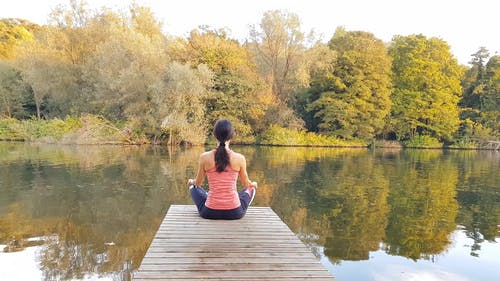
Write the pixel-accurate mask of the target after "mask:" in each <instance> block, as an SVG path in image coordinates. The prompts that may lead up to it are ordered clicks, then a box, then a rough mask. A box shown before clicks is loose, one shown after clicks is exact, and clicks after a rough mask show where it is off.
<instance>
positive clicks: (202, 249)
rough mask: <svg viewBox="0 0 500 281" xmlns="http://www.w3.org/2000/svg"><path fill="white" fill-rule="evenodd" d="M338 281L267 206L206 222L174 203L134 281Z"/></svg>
mask: <svg viewBox="0 0 500 281" xmlns="http://www.w3.org/2000/svg"><path fill="white" fill-rule="evenodd" d="M306 279H307V280H318V281H319V280H334V278H333V277H332V275H331V274H330V273H329V272H328V271H327V270H326V268H324V267H323V266H322V265H321V263H320V262H319V261H318V259H317V258H316V257H314V255H313V254H312V253H311V251H310V250H308V249H307V247H306V246H305V245H304V244H303V243H302V242H301V241H300V240H299V239H298V238H297V237H296V236H295V235H294V234H293V232H291V231H290V229H289V228H288V226H286V225H285V224H284V223H283V222H282V221H281V219H280V218H279V217H278V216H277V215H276V214H275V213H274V212H273V211H272V210H271V208H266V207H250V208H249V209H248V211H247V214H246V215H245V217H244V218H243V219H240V220H233V221H225V220H206V219H202V218H200V217H199V215H198V213H197V210H196V207H195V206H192V205H172V206H171V207H170V209H169V211H168V213H167V215H166V216H165V218H164V219H163V221H162V224H161V225H160V227H159V229H158V231H157V233H156V235H155V237H154V239H153V241H152V242H151V245H150V247H149V249H148V251H147V252H146V255H145V257H144V259H143V260H142V263H141V265H140V267H139V269H138V270H137V271H136V272H135V273H134V274H133V280H137V281H138V280H249V281H253V280H261V281H262V280H306Z"/></svg>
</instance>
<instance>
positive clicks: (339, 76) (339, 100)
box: [308, 29, 391, 140]
mask: <svg viewBox="0 0 500 281" xmlns="http://www.w3.org/2000/svg"><path fill="white" fill-rule="evenodd" d="M328 45H329V47H330V49H331V50H332V51H334V52H335V55H336V58H335V60H333V59H332V63H333V64H332V65H330V66H329V65H326V66H321V67H318V68H317V69H315V73H313V75H312V77H311V95H312V96H313V97H314V96H317V97H318V98H317V99H316V100H313V102H312V103H311V104H310V105H309V108H308V110H309V111H312V112H314V116H315V117H316V118H318V119H319V125H318V128H319V130H320V131H322V132H325V133H328V134H333V135H336V136H340V137H343V138H350V137H357V138H361V139H365V140H369V139H371V138H373V137H374V136H375V135H376V134H379V133H380V132H381V130H382V128H383V127H384V119H385V117H386V116H387V114H388V113H389V110H390V107H391V102H390V98H389V96H390V94H391V79H390V75H391V59H390V57H389V56H388V55H387V51H386V48H385V46H384V43H383V42H382V41H381V40H379V39H377V38H375V36H373V34H371V33H367V32H362V31H351V32H346V31H345V30H343V29H337V31H336V32H335V35H334V36H333V38H332V39H331V40H330V42H329V44H328Z"/></svg>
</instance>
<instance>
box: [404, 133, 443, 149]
mask: <svg viewBox="0 0 500 281" xmlns="http://www.w3.org/2000/svg"><path fill="white" fill-rule="evenodd" d="M403 144H404V145H405V147H413V148H442V147H443V144H442V143H441V142H439V140H438V139H436V138H433V137H431V136H427V135H416V136H414V137H413V138H411V139H410V140H408V141H405V142H403Z"/></svg>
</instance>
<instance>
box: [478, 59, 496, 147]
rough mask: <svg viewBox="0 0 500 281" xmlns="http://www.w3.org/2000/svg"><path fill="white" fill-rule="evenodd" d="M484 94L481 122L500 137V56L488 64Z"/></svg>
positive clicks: (481, 100)
mask: <svg viewBox="0 0 500 281" xmlns="http://www.w3.org/2000/svg"><path fill="white" fill-rule="evenodd" d="M485 72H486V73H485V79H484V80H485V84H484V94H483V95H481V99H480V103H481V104H480V109H481V119H480V122H481V123H482V124H483V125H484V126H485V127H487V128H490V129H492V130H493V132H492V135H493V136H496V137H500V56H498V55H497V56H492V57H491V58H490V59H489V61H488V63H487V64H486V71H485Z"/></svg>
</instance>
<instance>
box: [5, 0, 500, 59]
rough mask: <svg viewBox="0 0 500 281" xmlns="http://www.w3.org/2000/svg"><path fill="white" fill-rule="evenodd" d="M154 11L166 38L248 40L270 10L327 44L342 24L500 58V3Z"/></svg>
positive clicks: (20, 13)
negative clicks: (208, 33)
mask: <svg viewBox="0 0 500 281" xmlns="http://www.w3.org/2000/svg"><path fill="white" fill-rule="evenodd" d="M87 2H88V3H89V6H90V7H91V8H92V7H94V8H98V7H101V6H107V7H111V8H116V9H122V10H125V9H126V8H127V7H128V5H129V4H130V3H131V0H121V1H120V0H107V1H106V0H87ZM136 2H137V3H138V4H141V5H145V6H148V7H150V8H151V9H152V10H153V12H154V13H155V15H156V17H157V18H158V19H159V20H161V21H162V22H163V24H164V26H163V30H164V32H165V33H166V34H170V35H177V36H187V35H188V33H189V31H191V30H192V29H194V28H197V27H198V26H200V25H209V26H211V27H214V28H223V27H225V28H228V29H229V30H231V33H230V34H231V37H233V38H236V39H238V40H240V41H241V42H243V41H244V39H245V38H247V37H248V31H249V28H248V26H249V25H251V24H256V25H257V24H258V23H259V22H260V20H261V18H262V15H263V13H264V12H265V11H268V10H274V9H279V10H283V11H288V12H292V13H296V14H297V15H298V16H299V18H300V19H301V21H302V31H304V32H308V31H310V30H311V29H314V30H315V32H316V33H317V34H321V35H322V39H323V41H324V42H327V41H328V40H329V39H330V38H331V37H332V35H333V32H334V31H335V29H336V28H337V27H338V26H344V27H345V28H346V29H347V30H362V31H368V32H371V33H373V34H374V35H375V36H377V37H378V38H380V39H382V40H383V41H385V42H389V41H390V40H391V38H392V36H393V35H410V34H419V33H421V34H424V35H426V36H428V37H438V38H441V39H444V40H445V41H447V42H448V44H449V45H450V46H451V51H452V53H453V54H454V55H455V57H456V58H457V59H458V61H459V62H460V63H462V64H467V63H468V62H469V61H470V55H471V54H473V53H475V52H476V51H477V50H478V49H479V47H481V46H484V47H486V48H487V49H488V50H489V51H490V54H491V55H493V54H495V53H496V54H500V32H499V30H500V12H499V11H500V1H498V0H455V1H453V0H418V1H414V0H378V1H377V0H343V1H337V0H330V1H328V0H252V1H248V0H247V1H242V0H173V1H170V0H163V1H160V0H136ZM0 3H1V4H0V18H14V17H15V18H24V19H27V20H29V21H32V22H35V23H38V24H44V23H46V19H47V16H48V14H49V13H50V11H51V9H52V8H53V7H54V6H55V5H57V4H68V3H69V0H32V1H29V0H0Z"/></svg>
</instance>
